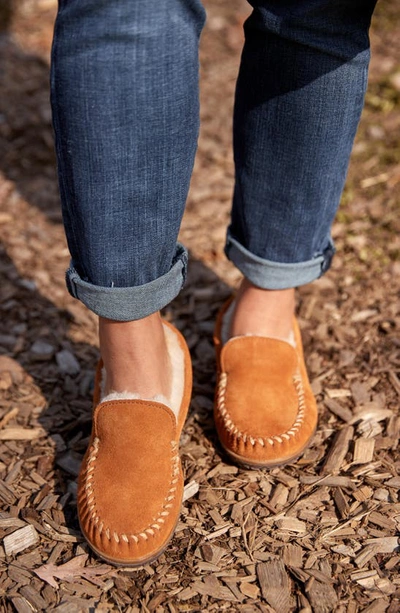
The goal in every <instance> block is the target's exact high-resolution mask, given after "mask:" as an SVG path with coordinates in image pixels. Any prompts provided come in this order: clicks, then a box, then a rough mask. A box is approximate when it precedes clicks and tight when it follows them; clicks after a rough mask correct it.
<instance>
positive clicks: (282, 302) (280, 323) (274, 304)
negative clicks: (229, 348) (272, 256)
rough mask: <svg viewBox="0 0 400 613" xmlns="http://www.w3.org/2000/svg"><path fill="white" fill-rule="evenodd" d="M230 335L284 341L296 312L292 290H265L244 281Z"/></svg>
mask: <svg viewBox="0 0 400 613" xmlns="http://www.w3.org/2000/svg"><path fill="white" fill-rule="evenodd" d="M235 303H236V304H235V309H234V312H233V316H232V320H231V330H230V336H240V335H244V334H256V335H261V336H273V337H278V338H287V337H289V336H290V335H291V331H292V326H293V316H294V310H295V293H294V289H293V288H290V289H284V290H266V289H262V288H259V287H257V286H255V285H254V284H253V283H251V282H250V281H249V280H248V279H243V281H242V283H241V285H240V287H239V290H238V293H237V297H236V301H235Z"/></svg>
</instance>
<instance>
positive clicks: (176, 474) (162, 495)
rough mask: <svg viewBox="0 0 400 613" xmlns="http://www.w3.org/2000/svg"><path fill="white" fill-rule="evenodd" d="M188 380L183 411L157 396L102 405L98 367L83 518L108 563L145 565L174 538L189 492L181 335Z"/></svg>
mask: <svg viewBox="0 0 400 613" xmlns="http://www.w3.org/2000/svg"><path fill="white" fill-rule="evenodd" d="M164 325H165V326H166V327H167V329H169V330H170V332H169V334H171V332H172V333H173V334H174V335H175V338H176V340H177V341H178V344H179V345H178V346H179V347H180V350H181V351H182V356H181V357H182V358H183V360H182V361H181V364H182V366H183V371H182V375H183V376H184V381H183V385H182V390H183V391H182V395H181V401H180V406H179V412H178V419H177V418H176V417H175V413H174V412H173V410H171V408H169V407H168V406H166V405H164V404H162V403H160V402H153V401H149V400H135V399H128V400H105V401H103V402H100V403H99V399H100V387H101V376H102V364H101V362H100V363H99V365H98V368H97V374H96V382H95V393H94V407H95V408H94V413H93V427H92V435H91V439H90V443H89V447H88V449H87V451H86V454H85V457H84V459H83V462H82V467H81V472H80V475H79V480H78V516H79V522H80V525H81V529H82V532H83V535H84V536H85V538H86V540H87V541H88V543H89V545H90V547H91V548H92V549H93V550H94V551H95V552H96V553H97V554H98V555H99V556H100V557H101V558H103V559H104V560H106V561H107V562H110V563H112V564H117V565H124V566H133V567H134V566H140V565H142V564H146V563H149V562H151V561H153V560H154V559H155V558H157V557H158V556H159V555H160V554H161V553H162V552H163V551H164V549H165V548H166V546H167V545H168V543H169V541H170V540H171V538H172V536H173V532H174V529H175V526H176V524H177V522H178V519H179V514H180V508H181V503H182V495H183V474H182V467H181V462H180V458H179V438H180V435H181V432H182V428H183V425H184V422H185V418H186V415H187V411H188V407H189V403H190V397H191V389H192V372H191V361H190V355H189V351H188V348H187V345H186V343H185V340H184V339H183V337H182V336H181V334H180V333H179V332H178V331H177V330H176V329H175V328H174V327H173V326H172V325H171V324H168V323H167V322H164Z"/></svg>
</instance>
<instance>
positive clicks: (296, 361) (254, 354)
mask: <svg viewBox="0 0 400 613" xmlns="http://www.w3.org/2000/svg"><path fill="white" fill-rule="evenodd" d="M231 301H232V299H230V300H228V302H226V303H225V305H224V306H223V307H222V309H221V311H220V313H219V316H218V319H217V323H216V328H215V336H214V342H215V347H216V352H217V367H218V381H217V389H216V396H215V405H214V419H215V424H216V428H217V432H218V436H219V439H220V441H221V444H222V446H223V447H224V449H225V450H226V452H227V453H228V454H229V455H230V456H231V457H232V458H233V459H234V460H235V461H236V462H239V463H241V464H244V465H246V466H251V467H257V468H267V467H272V466H277V465H281V464H286V463H288V462H291V461H293V460H294V459H296V458H297V457H298V456H300V455H301V454H302V453H303V451H304V450H305V449H306V448H307V447H308V445H309V444H310V442H311V439H312V436H313V434H314V431H315V429H316V426H317V406H316V402H315V398H314V395H313V393H312V390H311V388H310V384H309V381H308V377H307V372H306V367H305V364H304V356H303V349H302V343H301V336H300V330H299V327H298V324H297V321H296V320H295V321H294V337H295V345H296V346H295V347H293V346H292V345H291V344H290V343H288V342H285V341H281V340H276V339H271V338H265V337H261V336H238V337H234V338H231V339H230V340H228V341H227V342H226V343H225V344H224V345H223V343H222V339H221V333H222V325H223V317H224V315H225V313H226V311H227V309H228V307H229V305H230V303H231Z"/></svg>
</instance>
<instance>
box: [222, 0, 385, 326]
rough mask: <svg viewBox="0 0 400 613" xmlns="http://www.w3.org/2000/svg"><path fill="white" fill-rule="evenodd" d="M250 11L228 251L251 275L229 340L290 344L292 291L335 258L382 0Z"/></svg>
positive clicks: (270, 4)
mask: <svg viewBox="0 0 400 613" xmlns="http://www.w3.org/2000/svg"><path fill="white" fill-rule="evenodd" d="M250 4H252V6H253V8H254V10H253V13H252V15H251V16H250V17H249V19H248V20H247V22H246V24H245V34H246V42H245V46H244V50H243V55H242V61H241V67H240V73H239V78H238V82H237V91H236V104H235V117H234V149H235V165H236V183H235V193H234V200H233V208H232V223H231V226H230V228H229V231H228V237H227V245H226V253H227V255H228V257H229V258H230V259H231V260H232V261H233V263H234V264H236V266H238V268H239V269H240V270H241V271H242V272H243V274H244V276H245V280H244V282H243V284H242V286H241V288H240V290H239V293H238V299H237V307H236V311H235V313H234V317H233V321H232V334H233V335H237V334H245V333H248V332H250V333H254V332H255V331H256V330H258V331H259V332H261V333H263V334H265V335H266V336H268V335H272V336H275V335H277V336H283V337H285V336H286V335H287V334H288V332H289V329H290V327H291V325H292V318H293V310H294V290H293V288H294V287H296V286H299V285H302V284H304V283H308V282H310V281H312V280H313V279H316V278H317V277H319V276H320V275H321V274H322V273H323V272H325V271H326V270H327V268H328V267H329V265H330V261H331V258H332V255H333V245H332V242H331V239H330V227H331V223H332V220H333V218H334V215H335V212H336V210H337V207H338V204H339V200H340V196H341V193H342V189H343V185H344V181H345V177H346V172H347V166H348V161H349V156H350V152H351V148H352V144H353V139H354V135H355V132H356V129H357V125H358V122H359V117H360V114H361V110H362V106H363V100H364V93H365V88H366V84H367V71H368V62H369V38H368V29H369V24H370V19H371V15H372V12H373V9H374V6H375V4H376V0H301V1H298V0H289V1H285V0H284V1H281V0H279V1H278V0H277V1H274V0H255V1H253V2H250ZM277 290H279V291H277Z"/></svg>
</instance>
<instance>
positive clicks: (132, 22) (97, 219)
mask: <svg viewBox="0 0 400 613" xmlns="http://www.w3.org/2000/svg"><path fill="white" fill-rule="evenodd" d="M203 22H204V10H203V8H202V7H201V4H200V2H199V1H198V0H188V1H185V2H183V1H182V0H169V1H168V2H157V1H156V0H135V2H132V1H130V0H61V1H60V6H59V12H58V16H57V20H56V25H55V36H54V43H53V53H52V79H51V82H52V106H53V117H54V127H55V135H56V151H57V158H58V169H59V181H60V191H61V199H62V207H63V217H64V222H65V229H66V234H67V239H68V245H69V248H70V251H71V256H72V261H71V268H70V270H69V271H68V273H67V284H68V287H69V290H70V292H71V293H72V295H74V296H75V297H77V298H79V299H81V300H82V301H83V302H84V303H85V304H86V305H87V306H88V307H89V308H90V309H91V310H93V311H94V312H95V313H97V314H98V315H99V316H100V324H99V327H100V345H101V354H102V357H103V360H104V363H105V368H106V371H107V383H106V392H108V391H110V389H111V388H113V389H116V390H118V391H122V390H129V391H135V392H138V393H140V394H141V395H144V396H145V397H149V396H153V395H154V394H156V393H164V395H168V391H169V390H168V385H169V383H168V382H169V375H168V358H167V352H166V346H165V339H164V334H163V329H162V324H161V319H160V317H159V314H158V311H159V309H160V308H162V307H164V306H165V305H166V304H168V303H169V302H170V301H171V300H172V299H173V298H174V297H175V296H176V295H177V293H178V292H179V290H180V288H181V286H182V284H183V281H184V276H185V269H186V258H187V256H186V252H185V250H184V249H183V248H182V247H181V246H179V245H178V246H177V244H176V238H177V234H178V230H179V225H180V222H181V217H182V214H183V209H184V205H185V200H186V196H187V191H188V186H189V180H190V175H191V171H192V165H193V158H194V154H195V149H196V143H197V134H198V38H199V35H200V31H201V28H202V25H203Z"/></svg>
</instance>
